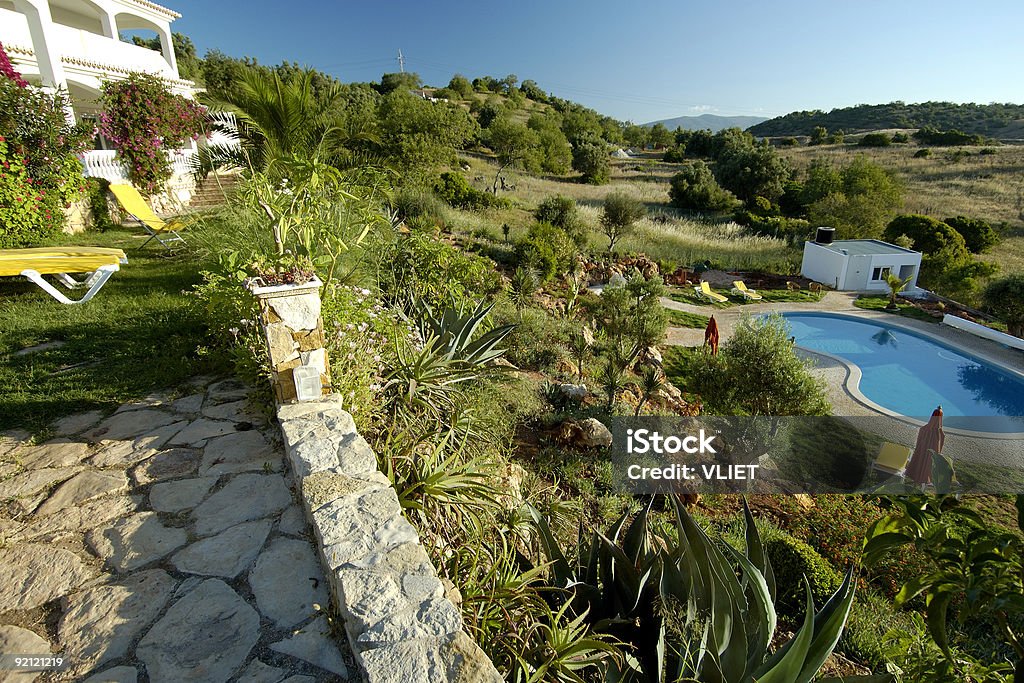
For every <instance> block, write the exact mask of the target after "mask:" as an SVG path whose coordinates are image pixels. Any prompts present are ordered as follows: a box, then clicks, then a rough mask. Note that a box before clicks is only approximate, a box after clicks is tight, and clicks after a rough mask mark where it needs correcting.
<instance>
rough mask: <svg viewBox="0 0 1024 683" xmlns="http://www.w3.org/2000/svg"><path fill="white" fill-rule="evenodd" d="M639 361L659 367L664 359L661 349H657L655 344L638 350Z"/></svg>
mask: <svg viewBox="0 0 1024 683" xmlns="http://www.w3.org/2000/svg"><path fill="white" fill-rule="evenodd" d="M640 362H641V363H642V364H644V365H653V366H654V367H657V368H660V367H662V364H663V363H664V362H665V360H664V358H662V356H661V351H659V350H658V347H657V346H648V347H647V348H646V349H644V350H643V351H641V352H640Z"/></svg>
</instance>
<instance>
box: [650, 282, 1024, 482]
mask: <svg viewBox="0 0 1024 683" xmlns="http://www.w3.org/2000/svg"><path fill="white" fill-rule="evenodd" d="M857 297H858V294H856V293H852V292H827V293H826V294H825V296H824V297H822V299H821V301H816V302H807V303H793V302H778V303H751V304H743V305H734V306H731V307H729V308H715V307H714V306H704V305H695V304H687V303H682V302H679V301H674V300H672V299H668V298H662V300H661V301H662V304H663V305H664V306H665V308H668V309H672V310H676V311H685V312H687V313H699V314H700V315H705V316H710V315H714V316H715V320H716V321H717V322H718V329H719V334H720V336H721V339H722V341H725V340H726V339H728V338H729V337H731V336H732V334H733V332H734V330H735V329H736V325H737V324H739V323H740V322H741V321H742V320H743V319H744V318H746V317H749V316H753V315H760V314H763V313H791V312H802V313H812V312H820V313H847V314H851V315H855V316H856V317H857V318H859V319H861V320H877V321H880V322H885V323H889V324H893V325H897V326H901V327H905V328H908V329H911V330H914V331H917V332H921V333H923V334H925V335H928V336H931V337H936V338H938V339H940V340H942V341H945V342H946V343H947V344H950V345H951V346H953V347H955V348H961V349H963V350H965V351H967V352H969V353H972V354H974V355H976V356H979V357H981V358H983V359H986V360H990V361H992V362H994V363H996V364H998V365H1000V366H1003V367H1006V368H1011V369H1014V370H1016V371H1017V372H1018V373H1022V372H1024V353H1022V352H1020V351H1017V350H1014V349H1010V348H1008V347H1005V346H1002V345H1001V344H998V343H996V342H993V341H990V340H988V339H982V338H981V337H976V336H974V335H973V334H970V333H969V332H965V331H963V330H958V329H955V328H952V327H949V326H948V325H942V324H940V323H927V322H924V321H921V320H915V319H913V318H906V317H903V316H896V315H892V314H890V313H885V312H882V311H871V310H866V309H863V308H857V307H856V306H854V305H853V302H854V301H856V299H857ZM665 343H666V344H668V345H671V346H700V345H702V344H703V343H704V330H701V329H691V328H682V327H670V328H669V329H668V334H667V338H666V341H665ZM800 353H801V355H804V356H806V357H808V358H811V359H813V360H814V362H815V363H816V368H815V369H814V373H815V374H817V375H818V376H820V377H821V378H822V379H824V380H825V382H826V386H827V390H828V398H829V401H831V403H832V406H833V413H834V414H836V415H841V416H850V417H862V416H875V417H886V418H888V419H887V420H879V421H878V425H877V426H878V429H877V430H876V431H878V432H879V435H880V436H882V437H883V438H885V439H888V440H890V441H894V442H896V443H904V444H908V445H913V443H914V441H915V439H916V436H917V430H918V426H917V425H916V424H913V423H910V422H908V421H905V420H902V419H897V418H894V417H892V416H889V415H886V414H884V413H882V412H880V411H878V410H875V409H874V408H872V407H871V406H868V405H866V404H864V403H863V402H862V401H860V400H859V399H858V398H856V397H855V396H854V394H853V393H852V392H851V391H850V390H849V388H848V387H847V379H848V377H849V375H850V371H849V368H847V366H846V365H845V364H843V363H841V362H839V361H838V360H836V359H835V358H832V357H829V356H823V355H820V354H816V353H813V352H810V351H805V350H803V349H801V350H800ZM943 453H944V454H946V455H948V456H950V457H951V458H953V459H954V460H958V459H963V460H968V461H973V462H978V463H985V464H988V465H995V466H1004V467H1012V468H1014V469H1020V468H1022V467H1024V441H1022V440H1021V439H1014V438H1007V437H996V438H985V437H969V436H965V435H962V434H957V433H955V432H952V431H949V430H947V432H946V445H945V448H944V449H943Z"/></svg>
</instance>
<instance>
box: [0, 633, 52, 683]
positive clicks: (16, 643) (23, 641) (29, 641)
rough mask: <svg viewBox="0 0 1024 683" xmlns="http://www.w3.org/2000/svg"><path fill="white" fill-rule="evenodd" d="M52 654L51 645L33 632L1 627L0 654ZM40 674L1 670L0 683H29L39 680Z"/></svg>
mask: <svg viewBox="0 0 1024 683" xmlns="http://www.w3.org/2000/svg"><path fill="white" fill-rule="evenodd" d="M50 652H51V650H50V643H49V642H48V641H47V640H46V639H45V638H41V637H40V636H39V635H37V634H36V633H34V632H33V631H29V630H28V629H24V628H18V627H17V626H0V653H4V654H8V655H14V654H18V655H48V654H50ZM10 663H11V662H9V664H10ZM40 673H41V672H37V671H13V670H10V669H8V670H3V669H0V682H2V683H7V682H8V681H10V682H11V683H27V682H28V681H34V680H35V679H36V678H38V677H39V674H40Z"/></svg>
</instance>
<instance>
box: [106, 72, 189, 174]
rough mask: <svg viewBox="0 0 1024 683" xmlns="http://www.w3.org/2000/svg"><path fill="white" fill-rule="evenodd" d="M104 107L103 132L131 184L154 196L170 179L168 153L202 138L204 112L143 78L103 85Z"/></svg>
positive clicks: (159, 83) (160, 82)
mask: <svg viewBox="0 0 1024 683" xmlns="http://www.w3.org/2000/svg"><path fill="white" fill-rule="evenodd" d="M102 102H103V109H104V111H103V113H102V114H100V132H101V133H103V135H104V136H106V137H107V139H109V140H110V141H111V142H112V143H113V144H114V147H115V148H116V149H117V155H118V156H119V157H120V158H121V160H122V162H123V163H124V165H125V167H126V168H127V169H128V175H129V177H130V178H131V181H132V183H134V184H135V185H136V186H137V187H139V188H141V189H143V190H145V191H146V192H148V193H150V194H152V193H155V192H159V191H160V189H161V188H162V186H163V184H164V183H166V182H167V180H168V179H170V177H171V163H170V160H169V159H168V158H167V150H172V149H177V148H180V147H181V146H182V145H183V144H184V143H185V140H187V139H188V138H192V139H193V140H194V139H196V138H197V137H198V136H199V132H200V131H201V130H202V122H203V116H204V114H203V108H202V107H201V106H200V105H199V103H198V102H195V101H194V100H190V99H188V98H187V97H183V96H181V95H176V94H174V93H172V92H171V91H170V90H169V89H168V87H167V84H166V83H165V82H164V81H163V80H162V79H160V78H158V77H156V76H152V75H149V74H143V73H133V74H131V75H129V76H128V78H127V79H126V80H123V81H107V82H106V83H104V84H103V98H102Z"/></svg>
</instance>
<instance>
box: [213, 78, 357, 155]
mask: <svg viewBox="0 0 1024 683" xmlns="http://www.w3.org/2000/svg"><path fill="white" fill-rule="evenodd" d="M341 97H342V90H341V88H340V87H339V85H338V84H337V83H332V84H330V85H327V86H325V87H323V88H320V89H319V90H314V88H313V72H312V71H308V70H307V71H301V72H299V73H298V74H296V75H295V76H294V77H293V78H289V79H288V80H282V78H281V77H280V75H278V74H277V73H276V72H274V73H269V74H268V73H265V72H261V71H259V70H256V69H247V70H244V71H243V72H242V76H241V79H240V80H239V82H238V87H237V88H235V89H234V90H233V91H232V92H231V94H230V95H229V96H228V99H227V100H212V99H211V100H208V101H207V102H205V104H207V105H208V106H209V107H210V110H211V112H213V119H214V120H215V121H216V120H217V114H218V113H219V112H221V111H227V112H231V113H232V114H234V117H235V125H234V126H231V125H230V124H226V123H224V122H223V120H221V122H220V123H219V124H215V127H216V128H217V129H218V130H220V131H222V132H224V133H226V134H228V135H229V136H232V137H235V138H237V140H238V142H239V145H237V146H231V147H215V148H206V149H205V153H204V154H203V156H202V158H201V159H200V164H201V168H200V169H199V170H205V171H209V170H211V169H214V168H218V167H221V166H227V165H234V166H240V167H242V168H248V169H251V170H256V171H265V170H267V169H268V168H269V167H270V165H271V164H272V162H273V161H274V160H275V159H286V158H289V157H296V156H297V157H307V158H317V159H320V160H322V161H324V162H327V163H330V164H331V165H333V166H336V167H339V168H344V167H348V166H352V165H353V162H354V161H355V157H356V156H357V155H355V154H354V153H353V152H352V151H351V146H352V145H353V144H354V143H356V142H360V141H363V142H365V141H371V142H372V141H374V140H375V139H376V138H375V135H374V132H373V131H372V130H371V129H369V128H368V127H366V126H362V125H359V124H355V123H352V122H348V123H346V122H345V121H344V120H343V119H342V117H341V116H340V115H339V114H338V112H339V111H340V107H339V101H340V99H341Z"/></svg>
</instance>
